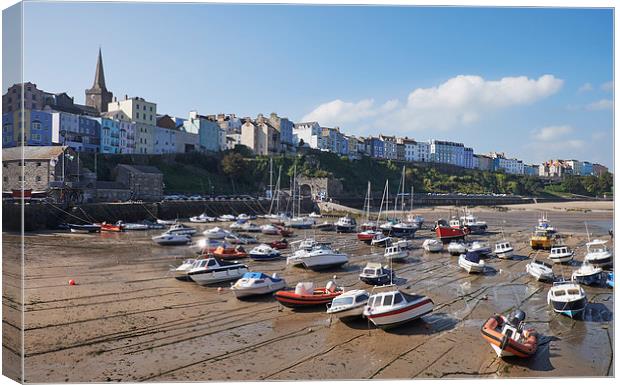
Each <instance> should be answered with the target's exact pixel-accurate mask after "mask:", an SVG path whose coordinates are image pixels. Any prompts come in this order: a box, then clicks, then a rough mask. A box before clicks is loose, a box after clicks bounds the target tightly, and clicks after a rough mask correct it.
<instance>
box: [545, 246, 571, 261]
mask: <svg viewBox="0 0 620 385" xmlns="http://www.w3.org/2000/svg"><path fill="white" fill-rule="evenodd" d="M574 255H575V253H574V252H573V250H571V249H570V248H569V247H568V246H565V245H562V246H553V247H551V251H550V252H549V259H550V260H551V261H553V263H566V262H570V261H572V260H573V257H574Z"/></svg>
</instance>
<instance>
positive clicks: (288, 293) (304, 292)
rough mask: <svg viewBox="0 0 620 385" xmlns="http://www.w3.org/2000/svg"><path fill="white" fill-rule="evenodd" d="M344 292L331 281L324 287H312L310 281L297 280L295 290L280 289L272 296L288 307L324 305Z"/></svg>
mask: <svg viewBox="0 0 620 385" xmlns="http://www.w3.org/2000/svg"><path fill="white" fill-rule="evenodd" d="M343 292H344V289H343V288H341V287H336V284H335V283H334V282H332V281H330V282H328V283H327V285H326V287H320V288H314V285H313V284H312V282H299V283H298V284H297V286H296V287H295V290H280V291H277V292H276V293H275V294H274V297H275V298H276V300H277V301H278V302H280V303H281V304H282V305H284V306H286V307H290V308H304V307H313V306H325V305H326V304H328V303H331V302H332V300H333V299H334V298H336V297H338V296H339V295H340V294H342V293H343Z"/></svg>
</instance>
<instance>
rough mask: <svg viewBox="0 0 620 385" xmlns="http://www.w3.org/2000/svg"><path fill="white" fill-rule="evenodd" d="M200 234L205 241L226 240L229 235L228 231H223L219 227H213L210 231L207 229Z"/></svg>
mask: <svg viewBox="0 0 620 385" xmlns="http://www.w3.org/2000/svg"><path fill="white" fill-rule="evenodd" d="M202 234H203V235H204V236H205V237H206V238H207V239H224V238H226V236H227V235H229V234H230V232H229V231H228V230H225V229H223V228H221V227H218V226H216V227H214V228H212V229H208V230H205V231H203V232H202Z"/></svg>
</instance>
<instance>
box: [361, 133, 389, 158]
mask: <svg viewBox="0 0 620 385" xmlns="http://www.w3.org/2000/svg"><path fill="white" fill-rule="evenodd" d="M365 142H366V148H367V149H368V150H367V151H368V153H369V154H370V156H371V157H373V158H379V159H383V158H385V147H384V143H383V141H382V140H381V139H379V138H373V137H370V138H366V140H365Z"/></svg>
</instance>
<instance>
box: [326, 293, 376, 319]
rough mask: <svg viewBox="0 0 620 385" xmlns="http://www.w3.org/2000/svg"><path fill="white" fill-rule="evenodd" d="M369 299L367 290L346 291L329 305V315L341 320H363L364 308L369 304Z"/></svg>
mask: <svg viewBox="0 0 620 385" xmlns="http://www.w3.org/2000/svg"><path fill="white" fill-rule="evenodd" d="M368 297H369V295H368V292H367V291H366V290H360V289H356V290H349V291H345V292H344V293H342V294H340V295H339V296H337V297H336V298H334V299H333V300H332V302H331V303H328V304H327V314H329V315H335V316H336V317H338V318H340V319H353V318H361V317H362V316H363V313H364V307H366V305H367V304H368Z"/></svg>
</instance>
